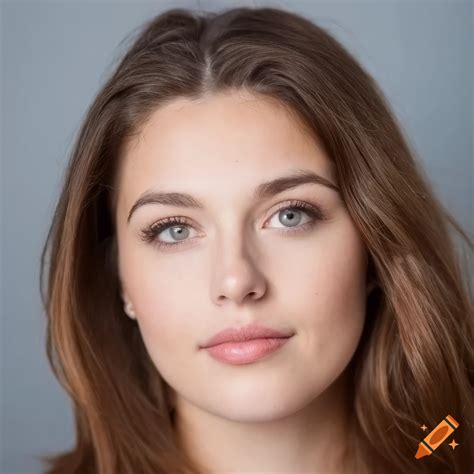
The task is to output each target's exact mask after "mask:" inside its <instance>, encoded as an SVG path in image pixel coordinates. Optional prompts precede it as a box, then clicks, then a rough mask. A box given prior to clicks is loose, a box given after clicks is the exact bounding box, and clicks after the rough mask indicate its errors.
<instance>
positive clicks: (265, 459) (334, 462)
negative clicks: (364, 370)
mask: <svg viewBox="0 0 474 474" xmlns="http://www.w3.org/2000/svg"><path fill="white" fill-rule="evenodd" d="M347 393H348V391H347V375H346V374H345V373H343V374H342V375H341V377H339V379H338V380H336V381H335V382H334V383H333V384H332V385H331V386H330V387H329V388H328V389H326V390H325V391H324V392H323V393H322V394H320V395H319V396H318V397H317V398H316V399H314V400H312V401H310V402H309V403H308V404H307V405H305V406H304V407H303V408H301V409H299V410H298V411H296V412H292V413H291V414H289V415H287V416H285V417H282V418H278V419H271V420H267V421H263V422H262V421H258V422H255V421H251V422H247V421H235V420H229V419H227V418H223V417H222V416H217V415H215V414H212V413H209V412H208V411H205V410H203V409H201V408H199V407H196V406H195V405H192V404H190V403H189V402H187V401H185V400H184V399H182V398H181V397H178V398H177V406H176V431H177V435H178V439H179V440H180V441H179V442H180V445H181V446H182V448H183V449H185V450H186V452H187V453H188V454H189V455H190V457H191V458H192V459H194V460H195V461H196V462H197V463H198V464H199V465H201V466H206V467H207V471H206V472H208V473H209V474H211V473H212V474H217V473H222V472H279V473H295V472H301V473H303V472H304V473H315V472H324V473H334V474H336V473H337V474H343V473H344V472H347V471H345V469H344V462H345V459H344V450H345V448H346V435H345V433H346V428H347V426H348V425H347V423H348V421H349V411H348V409H349V405H348V399H347Z"/></svg>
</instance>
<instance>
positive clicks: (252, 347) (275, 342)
mask: <svg viewBox="0 0 474 474" xmlns="http://www.w3.org/2000/svg"><path fill="white" fill-rule="evenodd" d="M290 337H291V336H290ZM290 337H279V338H263V339H252V340H251V341H245V342H225V343H223V344H218V345H217V346H212V347H207V348H206V351H207V352H208V353H209V354H210V355H211V357H214V359H217V360H219V361H221V362H226V363H228V364H235V365H240V364H251V363H252V362H255V361H257V360H260V359H262V358H263V357H265V356H266V355H268V354H270V353H272V352H275V351H276V350H277V349H279V348H280V347H282V346H283V345H284V344H286V343H287V342H288V339H290Z"/></svg>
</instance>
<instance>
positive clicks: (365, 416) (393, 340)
mask: <svg viewBox="0 0 474 474" xmlns="http://www.w3.org/2000/svg"><path fill="white" fill-rule="evenodd" d="M239 89H240V90H243V89H245V90H248V91H251V92H252V93H254V94H258V95H260V96H262V97H267V98H268V99H271V100H277V101H278V102H279V103H281V104H283V105H284V106H285V107H286V108H287V109H288V111H290V112H291V113H292V114H293V116H294V117H295V119H296V120H299V121H300V122H301V123H302V124H303V125H304V126H305V127H306V128H307V129H308V130H310V131H311V133H312V134H313V135H314V136H315V137H317V138H318V140H320V142H321V143H322V144H323V146H324V149H325V151H326V153H327V155H328V156H329V157H330V159H331V160H332V161H333V162H334V164H335V166H336V170H337V178H338V183H339V186H340V189H341V193H342V196H343V199H344V202H345V204H346V206H347V209H348V211H349V212H350V215H351V217H352V219H353V220H354V223H355V225H356V226H357V228H358V230H359V231H360V234H361V236H362V237H363V239H364V241H365V243H366V245H367V248H368V250H369V253H370V269H371V270H370V271H371V274H372V276H373V278H374V279H375V280H376V282H377V287H376V289H375V290H374V291H373V292H372V293H371V294H370V295H369V297H368V302H367V316H366V325H365V328H364V333H363V335H362V339H361V341H360V344H359V346H358V349H357V352H356V354H355V355H354V358H353V359H352V361H351V370H352V375H353V393H352V400H353V411H352V412H353V419H352V421H351V424H350V426H347V432H348V434H349V436H350V439H351V443H350V446H349V452H348V454H349V458H348V459H352V460H353V464H352V465H351V466H352V468H351V469H352V471H351V472H364V473H366V472H370V473H372V472H377V473H379V472H384V473H391V472H393V473H399V472H400V473H406V472H410V473H411V474H417V473H420V474H421V473H432V472H435V471H436V472H440V470H443V472H453V473H458V474H461V473H462V474H465V473H467V472H470V471H471V470H472V468H473V466H474V454H473V453H474V450H472V449H470V448H469V445H470V443H472V435H473V427H474V413H473V386H474V383H473V379H474V377H473V374H474V362H473V354H474V351H473V341H474V329H473V296H472V294H471V293H470V292H469V288H470V286H469V282H470V280H469V275H464V276H463V269H462V267H461V262H462V261H463V259H462V258H460V256H459V254H458V253H457V249H456V245H455V242H454V240H453V236H452V235H450V234H449V230H450V229H449V227H448V224H450V225H452V226H453V228H454V229H456V230H457V231H458V233H459V234H460V235H462V237H463V238H464V240H465V241H466V242H467V243H468V246H469V249H470V250H471V251H472V249H473V242H472V240H471V239H470V237H468V236H467V235H466V233H465V232H464V231H463V229H462V227H461V226H460V225H459V224H458V223H457V222H456V221H455V219H454V218H453V217H452V216H451V215H450V214H449V213H448V211H447V210H446V209H445V208H444V207H443V205H442V204H441V203H440V202H439V200H438V199H437V198H436V196H435V194H434V192H433V190H432V189H431V187H430V185H429V182H428V179H427V178H426V177H425V176H424V175H423V171H422V169H420V167H419V166H418V165H417V163H416V161H415V153H414V151H412V150H411V149H410V147H409V145H408V144H407V140H406V139H405V137H404V136H403V134H402V127H401V126H400V124H399V123H398V122H397V119H396V118H395V116H394V113H393V112H392V111H391V109H390V106H389V104H388V101H387V100H386V98H385V97H384V95H383V92H382V91H381V89H380V88H379V87H378V85H377V84H376V82H375V81H374V79H373V78H372V77H371V76H370V75H369V74H368V73H367V72H366V71H364V69H363V68H362V67H361V65H360V64H359V63H358V62H357V61H356V59H355V58H354V57H353V56H351V54H349V52H348V51H347V50H346V49H345V48H344V47H343V46H342V45H341V44H340V43H339V42H338V41H337V40H336V39H335V38H333V37H332V36H331V35H330V34H329V33H328V32H327V31H325V30H324V29H323V28H321V27H319V26H317V25H315V24H314V23H312V22H311V21H309V20H308V19H305V18H303V17H301V16H299V15H297V14H295V13H292V12H289V11H283V10H280V9H276V8H235V9H230V10H225V11H221V12H218V13H203V12H200V13H199V14H198V13H197V12H191V11H189V10H185V9H181V8H175V9H172V10H168V11H165V12H164V13H161V14H160V15H158V16H156V17H155V18H153V19H151V20H150V21H149V22H147V23H146V24H145V25H143V26H142V29H141V31H140V34H139V35H138V37H137V38H136V39H135V40H134V42H133V44H132V45H131V46H130V47H129V49H128V50H127V51H126V53H125V54H124V56H123V57H122V58H121V60H120V62H119V64H118V66H117V68H116V69H115V70H114V72H113V74H111V77H110V78H109V79H108V80H107V82H106V84H105V85H104V86H103V87H102V88H101V90H100V91H99V93H98V94H97V96H96V98H95V100H94V101H93V103H92V105H91V107H90V109H89V110H88V112H87V115H86V117H85V120H84V122H83V124H82V127H81V129H80V133H79V134H78V137H77V139H76V142H75V146H74V148H73V151H72V155H71V160H70V163H69V165H68V168H67V170H66V174H65V177H64V185H63V188H62V192H61V195H60V197H59V200H58V203H57V207H56V210H55V213H54V218H53V221H52V225H51V228H50V230H49V233H48V237H47V240H46V243H45V246H44V248H43V253H42V256H41V278H40V280H41V281H40V285H41V292H42V298H43V304H44V306H45V310H46V314H47V341H46V345H47V355H48V358H49V361H50V364H51V366H52V368H53V371H54V373H55V375H56V377H57V378H58V380H59V381H60V383H61V384H62V386H63V387H64V388H65V390H66V391H67V392H68V394H69V395H70V397H71V398H72V401H73V408H74V415H75V422H76V437H77V439H76V445H75V447H74V448H73V449H72V450H71V451H69V452H67V453H64V454H61V455H57V456H41V458H42V459H44V461H45V462H47V463H49V464H50V467H49V468H48V469H49V470H48V471H47V472H48V473H68V474H71V473H81V474H83V473H89V472H90V473H94V472H99V473H101V474H117V473H132V472H133V473H137V472H139V473H145V474H146V473H149V474H152V473H153V474H156V473H199V472H201V473H203V472H206V471H205V470H204V469H203V468H202V466H198V465H197V464H196V463H195V462H194V461H193V460H192V459H191V458H190V457H188V454H186V452H185V451H184V450H183V449H181V446H180V442H179V440H178V439H177V437H176V436H175V431H174V429H173V428H174V426H173V421H174V418H173V416H174V412H173V408H172V406H171V403H170V399H169V395H168V387H167V384H166V383H165V382H164V380H163V379H162V378H161V376H160V374H159V373H158V371H157V370H156V368H155V367H154V366H153V364H152V362H151V360H150V358H149V356H148V354H147V352H146V350H145V347H144V344H143V342H142V340H141V337H140V334H139V331H138V327H137V325H136V323H135V322H134V321H132V320H131V319H130V318H128V317H126V315H125V313H124V310H123V306H122V300H121V293H120V284H119V280H118V276H117V260H116V258H117V249H116V236H115V222H114V217H113V216H114V210H113V205H114V204H113V203H114V199H113V191H114V189H115V187H114V183H115V180H116V173H117V168H118V164H119V162H120V159H121V156H122V155H123V150H124V146H125V144H126V143H127V142H128V140H130V138H131V137H132V136H134V135H136V134H138V133H140V130H141V129H142V127H143V125H144V124H145V123H146V122H147V119H148V118H149V117H150V115H151V113H153V111H155V110H156V109H157V108H158V107H160V106H162V105H163V104H165V103H166V102H168V101H172V100H174V99H176V98H179V97H186V98H191V99H198V98H200V97H202V96H203V95H204V94H210V93H217V92H224V93H225V92H226V91H231V90H239ZM48 248H49V250H50V265H49V268H48V279H47V288H46V289H43V286H44V285H43V274H44V272H45V255H46V253H47V249H48ZM448 414H450V415H452V416H453V417H454V418H455V419H456V420H457V421H458V422H459V423H460V426H459V428H458V429H457V430H456V439H457V440H458V442H459V443H460V446H459V447H458V449H456V450H454V451H453V450H452V449H450V448H449V447H447V446H446V445H443V446H441V447H440V448H438V449H437V450H436V451H435V452H434V453H433V454H432V455H431V456H429V457H425V458H423V459H421V460H416V459H415V457H414V453H415V451H416V448H417V446H418V443H419V442H420V441H421V439H423V438H424V437H425V436H426V433H427V432H426V433H423V431H421V430H420V426H421V425H423V424H425V425H426V426H428V427H429V428H430V430H431V429H432V428H434V427H435V426H436V425H437V424H438V423H439V422H440V421H441V420H442V419H443V418H444V417H445V416H447V415H448ZM448 470H449V471H448Z"/></svg>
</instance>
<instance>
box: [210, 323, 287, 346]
mask: <svg viewBox="0 0 474 474" xmlns="http://www.w3.org/2000/svg"><path fill="white" fill-rule="evenodd" d="M293 334H294V332H291V331H277V330H276V329H271V328H268V327H265V326H260V325H258V324H249V325H247V326H242V327H239V328H227V329H224V330H223V331H220V332H218V333H217V334H215V335H214V336H212V337H211V339H209V340H208V341H207V342H206V343H205V344H204V345H203V346H201V348H206V347H211V346H216V345H217V344H222V343H224V342H243V341H250V340H252V339H262V338H276V337H278V338H281V337H291V336H293Z"/></svg>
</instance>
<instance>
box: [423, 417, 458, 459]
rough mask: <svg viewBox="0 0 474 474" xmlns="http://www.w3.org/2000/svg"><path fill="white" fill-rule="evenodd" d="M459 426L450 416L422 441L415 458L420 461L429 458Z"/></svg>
mask: <svg viewBox="0 0 474 474" xmlns="http://www.w3.org/2000/svg"><path fill="white" fill-rule="evenodd" d="M458 426H459V423H458V422H457V421H456V420H455V419H454V418H453V417H452V416H451V415H448V416H447V417H446V418H444V420H443V421H441V423H440V424H439V425H438V426H436V427H435V428H434V429H433V430H432V431H431V433H429V434H428V436H427V437H426V438H425V439H424V440H422V441H421V443H420V444H419V445H418V450H417V452H416V454H415V458H416V459H420V458H422V457H425V456H429V455H430V454H431V453H432V452H434V450H435V449H436V448H437V447H438V446H440V445H441V444H442V443H443V441H444V440H445V439H446V438H447V437H448V436H449V435H450V434H451V433H452V432H453V431H454V430H455V429H456V428H457V427H458Z"/></svg>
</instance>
